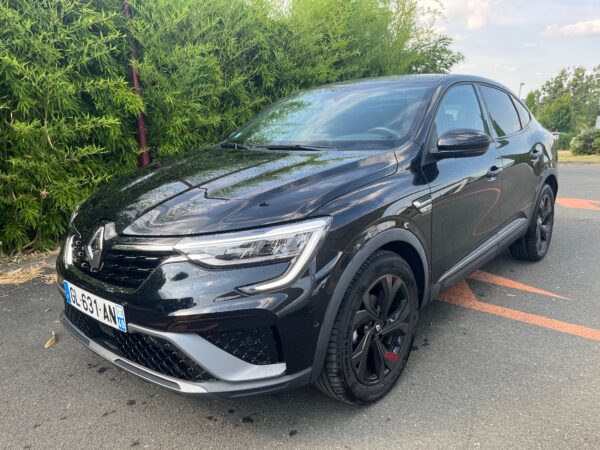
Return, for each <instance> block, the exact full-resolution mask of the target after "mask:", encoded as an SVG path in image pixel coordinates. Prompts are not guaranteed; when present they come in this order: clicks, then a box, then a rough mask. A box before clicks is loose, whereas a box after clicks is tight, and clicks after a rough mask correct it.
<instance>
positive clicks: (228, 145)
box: [219, 142, 250, 150]
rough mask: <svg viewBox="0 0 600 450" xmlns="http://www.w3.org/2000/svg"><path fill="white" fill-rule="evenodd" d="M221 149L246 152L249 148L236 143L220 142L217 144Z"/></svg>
mask: <svg viewBox="0 0 600 450" xmlns="http://www.w3.org/2000/svg"><path fill="white" fill-rule="evenodd" d="M219 147H221V148H235V149H236V150H238V149H239V150H248V149H249V148H250V147H248V146H247V145H244V144H238V143H237V142H221V143H220V144H219Z"/></svg>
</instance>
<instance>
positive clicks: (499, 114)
mask: <svg viewBox="0 0 600 450" xmlns="http://www.w3.org/2000/svg"><path fill="white" fill-rule="evenodd" d="M480 89H481V94H482V95H483V100H484V101H485V104H486V106H487V109H488V113H489V115H490V120H491V122H492V127H493V128H494V130H495V131H496V134H497V135H498V137H502V136H506V135H509V134H512V133H516V132H517V131H519V130H520V129H521V122H520V120H519V115H518V114H517V110H516V109H515V105H514V104H513V102H512V100H511V99H510V97H509V96H508V94H507V93H506V92H504V91H501V90H500V89H496V88H492V87H489V86H481V87H480Z"/></svg>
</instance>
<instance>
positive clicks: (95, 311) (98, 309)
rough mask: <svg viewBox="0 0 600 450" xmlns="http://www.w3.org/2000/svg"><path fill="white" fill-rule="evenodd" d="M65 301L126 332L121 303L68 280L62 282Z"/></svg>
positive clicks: (99, 320)
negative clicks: (90, 291)
mask: <svg viewBox="0 0 600 450" xmlns="http://www.w3.org/2000/svg"><path fill="white" fill-rule="evenodd" d="M64 287H65V293H66V297H67V302H69V304H70V305H71V306H73V307H74V308H77V309H78V310H79V311H81V312H82V313H84V314H87V315H88V316H90V317H93V318H94V319H96V320H97V321H98V322H102V323H104V324H106V325H108V326H109V327H113V328H116V329H117V330H120V331H123V332H125V333H126V332H127V322H126V321H125V310H124V309H123V307H122V306H121V305H117V304H116V303H113V302H109V301H108V300H104V299H103V298H100V297H98V296H97V295H94V294H90V293H89V292H87V291H85V290H83V289H81V288H79V287H77V286H74V285H73V284H71V283H69V282H68V281H65V282H64Z"/></svg>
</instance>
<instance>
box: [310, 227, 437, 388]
mask: <svg viewBox="0 0 600 450" xmlns="http://www.w3.org/2000/svg"><path fill="white" fill-rule="evenodd" d="M378 250H388V251H391V252H394V253H396V254H398V255H399V256H401V257H402V258H404V259H405V260H406V262H407V263H408V264H409V265H410V267H411V269H412V270H413V273H414V274H415V278H416V281H417V285H418V289H419V306H423V305H425V304H426V303H427V301H428V300H429V287H430V283H429V263H428V259H427V254H426V253H425V248H424V247H423V244H422V243H421V241H420V240H419V238H418V237H417V236H416V235H415V234H413V233H412V232H410V231H408V230H405V229H401V228H393V229H388V230H385V231H383V232H381V233H379V234H377V235H376V236H373V237H372V238H371V239H370V240H369V241H367V242H365V243H364V244H363V245H362V247H361V248H360V249H359V250H358V251H357V252H356V253H354V254H353V255H352V256H351V259H350V261H349V262H348V264H347V265H346V267H345V268H344V269H343V271H342V273H341V276H340V277H339V279H338V282H337V284H336V287H335V289H334V291H333V294H332V295H331V298H330V299H329V303H328V305H327V308H326V310H325V314H324V316H323V320H322V323H321V329H320V332H319V337H318V340H317V347H316V351H315V357H314V360H313V372H312V376H311V381H314V380H316V379H317V378H318V377H319V375H320V373H321V370H322V368H323V364H324V362H325V356H326V353H327V346H328V343H329V337H330V335H331V330H332V328H333V324H334V322H335V318H336V316H337V313H338V311H339V308H340V305H341V303H342V300H343V298H344V295H345V293H346V291H347V289H348V286H349V285H350V283H351V281H352V279H353V278H354V275H355V274H356V272H357V271H358V269H359V268H360V267H361V266H362V264H363V263H364V262H365V261H366V260H367V259H368V258H369V256H371V255H372V254H373V253H375V252H376V251H378Z"/></svg>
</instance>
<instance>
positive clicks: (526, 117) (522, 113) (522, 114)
mask: <svg viewBox="0 0 600 450" xmlns="http://www.w3.org/2000/svg"><path fill="white" fill-rule="evenodd" d="M512 101H513V103H514V104H515V108H517V112H518V113H519V119H521V127H522V128H525V127H526V126H527V124H528V123H529V121H530V120H531V115H530V114H529V111H527V108H525V107H524V106H523V104H522V103H521V102H520V101H519V100H517V99H516V98H514V97H513V99H512Z"/></svg>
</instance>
